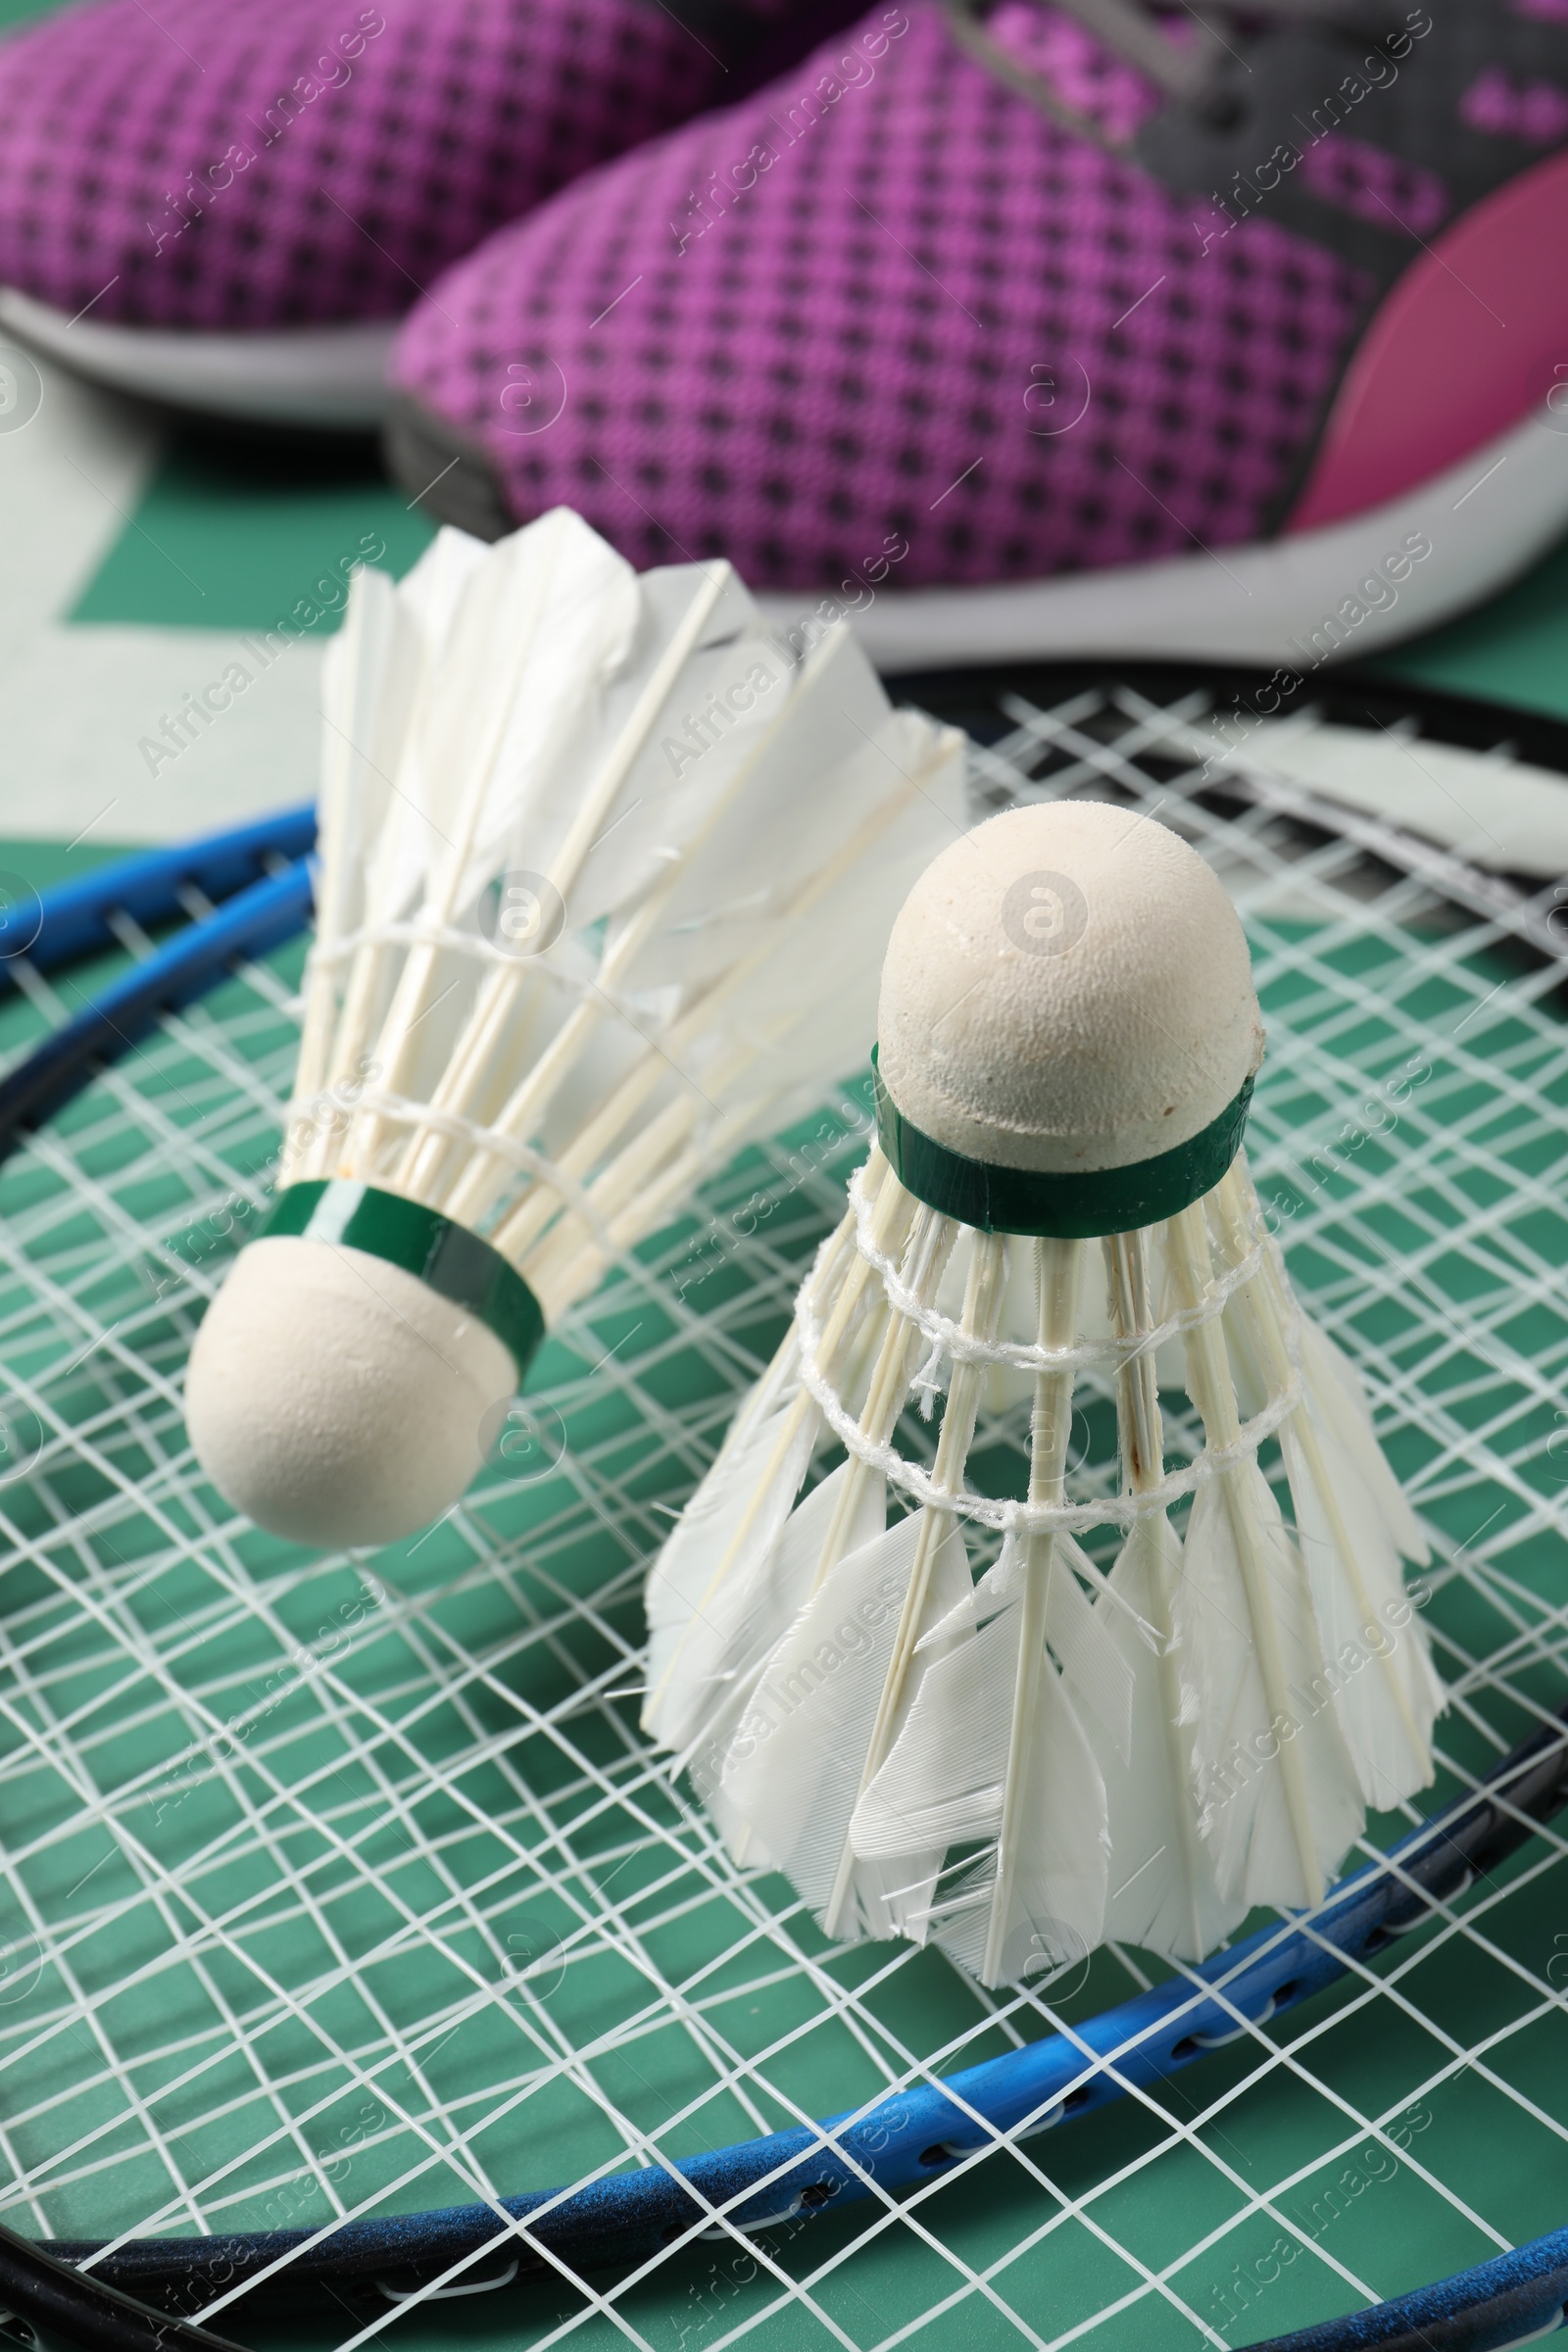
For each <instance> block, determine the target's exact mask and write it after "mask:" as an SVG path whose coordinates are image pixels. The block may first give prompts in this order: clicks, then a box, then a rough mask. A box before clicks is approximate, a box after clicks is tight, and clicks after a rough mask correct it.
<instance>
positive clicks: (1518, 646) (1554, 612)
mask: <svg viewBox="0 0 1568 2352" xmlns="http://www.w3.org/2000/svg"><path fill="white" fill-rule="evenodd" d="M1365 674H1366V675H1367V676H1368V677H1374V678H1392V679H1397V680H1402V681H1405V682H1407V683H1408V684H1411V685H1416V686H1434V687H1438V688H1440V689H1441V690H1442V691H1443V692H1444V693H1446V694H1473V695H1476V696H1478V697H1479V698H1480V699H1481V700H1482V701H1484V702H1489V703H1513V704H1516V705H1517V706H1518V707H1519V708H1520V709H1522V710H1526V711H1545V712H1546V713H1547V715H1548V716H1549V717H1552V718H1568V541H1565V542H1564V544H1563V545H1562V546H1561V547H1558V548H1554V549H1553V551H1552V553H1551V554H1550V555H1549V556H1547V557H1546V558H1545V560H1544V562H1543V563H1541V564H1537V565H1536V567H1535V569H1534V571H1527V572H1526V574H1525V576H1524V578H1523V579H1522V580H1517V581H1515V583H1514V585H1513V586H1512V587H1511V588H1505V589H1504V590H1503V592H1502V594H1501V595H1500V596H1495V597H1494V598H1493V599H1492V601H1491V603H1490V604H1486V605H1483V606H1482V607H1481V608H1480V610H1479V611H1478V612H1475V613H1463V614H1462V615H1461V616H1460V618H1459V619H1458V620H1450V621H1449V622H1448V624H1447V626H1446V628H1441V629H1433V630H1431V631H1430V632H1429V634H1428V635H1427V636H1425V637H1416V638H1412V640H1411V642H1410V643H1409V644H1408V645H1401V646H1400V647H1398V649H1397V651H1396V652H1394V653H1391V654H1385V655H1384V656H1383V657H1382V658H1381V660H1379V661H1377V662H1368V663H1367V664H1366V672H1365Z"/></svg>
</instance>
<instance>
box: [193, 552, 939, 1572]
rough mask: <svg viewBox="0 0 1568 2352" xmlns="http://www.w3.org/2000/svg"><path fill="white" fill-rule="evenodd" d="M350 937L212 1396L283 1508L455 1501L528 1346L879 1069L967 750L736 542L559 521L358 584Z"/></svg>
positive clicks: (353, 1517)
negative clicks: (634, 533)
mask: <svg viewBox="0 0 1568 2352" xmlns="http://www.w3.org/2000/svg"><path fill="white" fill-rule="evenodd" d="M323 711H324V721H325V724H324V732H323V772H322V784H321V794H320V809H319V819H320V871H319V886H318V892H317V939H316V945H315V949H314V951H313V956H312V959H311V963H310V966H309V969H308V975H307V982H306V992H305V1018H304V1026H303V1033H302V1038H301V1045H300V1055H299V1065H298V1072H297V1078H296V1084H295V1091H294V1096H293V1100H292V1102H291V1103H290V1106H289V1111H288V1117H287V1127H286V1135H285V1141H284V1147H283V1152H282V1158H281V1172H280V1181H279V1190H278V1193H277V1197H276V1200H275V1201H274V1204H273V1206H272V1208H271V1210H270V1220H269V1223H268V1224H267V1226H266V1227H265V1228H264V1229H263V1232H262V1234H261V1235H260V1236H259V1238H258V1239H257V1240H255V1241H254V1242H253V1243H251V1244H250V1245H249V1246H248V1247H247V1248H246V1249H245V1250H242V1251H241V1253H240V1255H239V1256H238V1258H237V1259H236V1260H235V1263H234V1265H233V1267H232V1268H231V1270H230V1272H229V1275H228V1278H227V1280H226V1281H225V1283H224V1285H223V1287H222V1288H221V1291H220V1293H219V1295H218V1297H217V1299H215V1301H214V1303H213V1306H212V1307H211V1309H210V1310H209V1313H208V1315H207V1317H206V1319H205V1321H204V1323H203V1325H202V1327H201V1330H200V1332H199V1334H198V1336H197V1341H196V1345H195V1348H194V1349H193V1352H192V1356H191V1363H190V1373H189V1379H188V1384H187V1415H188V1421H189V1426H190V1432H191V1437H192V1440H193V1443H194V1445H195V1447H196V1451H197V1454H198V1456H199V1458H200V1460H201V1462H202V1463H203V1465H204V1467H205V1468H206V1470H207V1471H208V1473H209V1475H210V1476H211V1477H212V1479H213V1481H214V1483H215V1484H216V1485H217V1486H218V1487H219V1489H220V1490H221V1492H222V1493H223V1494H224V1495H227V1496H228V1498H229V1499H230V1501H232V1502H233V1503H235V1504H236V1505H237V1506H238V1507H239V1508H241V1509H242V1510H244V1511H245V1512H247V1513H248V1514H249V1516H250V1517H251V1518H253V1519H254V1520H256V1521H257V1522H258V1523H259V1524H261V1525H262V1526H264V1527H268V1528H270V1529H272V1530H274V1531H275V1532H277V1533H279V1534H282V1535H287V1536H291V1537H294V1538H296V1539H297V1540H300V1541H303V1542H310V1543H319V1544H376V1543H384V1542H388V1541H391V1540H392V1539H394V1538H396V1537H398V1536H401V1535H405V1534H408V1533H410V1532H412V1531H413V1530H414V1529H415V1528H417V1527H419V1526H422V1525H423V1524H425V1523H426V1522H427V1521H429V1520H430V1519H432V1518H434V1517H435V1516H437V1515H438V1514H439V1513H440V1512H441V1511H443V1510H444V1509H446V1508H447V1506H448V1505H449V1504H450V1503H452V1502H453V1501H454V1500H456V1498H457V1497H458V1495H460V1494H461V1493H462V1492H463V1490H464V1488H465V1487H466V1485H467V1483H468V1481H469V1479H470V1478H471V1477H472V1475H473V1474H474V1472H475V1470H476V1469H477V1468H478V1467H479V1464H480V1461H481V1458H482V1454H483V1450H484V1446H485V1433H486V1428H487V1425H490V1424H493V1423H494V1422H495V1420H496V1419H497V1417H498V1416H499V1415H500V1414H502V1413H504V1412H505V1410H506V1400H507V1399H510V1398H511V1397H512V1396H513V1394H514V1392H515V1389H516V1388H517V1386H518V1384H519V1380H520V1377H521V1374H522V1372H523V1371H524V1370H525V1368H526V1364H527V1360H528V1357H529V1355H530V1354H531V1352H532V1350H533V1348H535V1346H536V1345H537V1344H538V1341H539V1339H540V1337H541V1335H542V1334H543V1332H544V1331H545V1330H547V1329H548V1328H549V1327H550V1326H551V1325H552V1324H553V1323H554V1322H555V1321H556V1320H557V1318H558V1317H559V1316H560V1315H561V1314H562V1313H563V1311H564V1309H565V1307H566V1306H567V1305H569V1304H570V1303H571V1302H572V1301H573V1300H575V1299H579V1298H581V1297H582V1296H583V1295H584V1294H585V1293H586V1292H587V1291H588V1290H589V1289H590V1288H591V1287H592V1286H593V1285H594V1284H595V1283H596V1282H597V1280H598V1278H599V1276H600V1274H601V1273H602V1271H603V1270H604V1268H605V1267H606V1265H607V1263H609V1262H610V1261H611V1260H612V1259H613V1258H614V1257H615V1256H616V1255H617V1254H618V1253H619V1252H621V1251H623V1250H627V1249H628V1248H629V1247H631V1246H632V1245H633V1244H634V1243H635V1242H637V1241H638V1240H639V1239H640V1238H641V1237H642V1236H643V1235H644V1234H646V1233H648V1232H650V1231H651V1230H653V1229H654V1228H655V1226H656V1225H657V1224H658V1223H659V1222H660V1221H661V1219H662V1218H664V1217H666V1216H667V1215H668V1214H670V1213H672V1212H673V1211H674V1209H675V1208H676V1207H677V1206H678V1205H679V1203H680V1201H681V1199H682V1197H683V1196H684V1195H685V1194H686V1193H687V1191H688V1190H689V1189H690V1187H691V1186H692V1185H693V1184H694V1183H695V1182H697V1181H698V1180H699V1179H700V1178H701V1177H702V1176H703V1175H704V1174H705V1173H707V1172H709V1171H711V1170H712V1169H713V1168H715V1167H717V1166H721V1165H722V1164H723V1163H724V1162H725V1161H726V1160H727V1159H728V1158H729V1157H730V1156H731V1155H732V1154H733V1153H734V1152H735V1151H736V1150H737V1149H738V1148H739V1147H740V1146H741V1145H742V1144H744V1143H746V1142H747V1141H749V1140H751V1139H752V1138H754V1137H758V1136H760V1135H763V1134H766V1133H768V1132H770V1131H773V1130H775V1129H777V1128H779V1127H781V1126H783V1125H785V1124H787V1123H788V1121H789V1120H790V1119H791V1118H792V1117H795V1116H799V1115H803V1114H804V1113H805V1111H807V1110H808V1109H810V1108H813V1107H815V1105H816V1104H817V1103H819V1102H820V1100H821V1098H822V1095H823V1093H824V1091H825V1090H826V1088H827V1087H828V1086H829V1085H830V1084H831V1083H832V1082H833V1081H834V1080H835V1079H837V1078H839V1077H841V1076H843V1075H845V1074H847V1073H848V1072H849V1071H851V1070H853V1069H854V1068H855V1067H857V1066H858V1062H859V1060H860V1057H861V1054H862V1053H863V1046H862V1043H861V1040H862V1038H863V1034H864V1029H865V1025H866V1023H867V1022H868V1020H869V1019H870V1017H871V1013H872V1009H873V1006H874V1004H875V992H876V971H877V965H878V962H879V960H880V955H881V949H882V947H883V945H884V944H885V942H886V937H887V932H888V929H889V927H890V925H891V923H892V920H893V917H894V914H895V913H896V911H897V909H898V906H899V902H900V900H901V898H902V897H903V895H904V893H905V892H906V891H907V888H908V886H909V884H910V883H911V882H912V881H913V879H914V878H915V876H916V875H917V874H918V873H919V871H920V869H921V867H922V866H923V865H925V864H926V863H927V862H928V860H929V859H930V858H931V857H932V855H933V854H934V853H935V851H936V850H937V849H938V848H939V847H941V846H942V844H943V843H944V842H945V841H948V840H951V839H953V838H954V836H955V835H956V833H957V832H958V831H959V830H960V829H961V825H962V822H963V802H962V775H961V759H960V748H961V739H960V738H959V737H958V736H956V734H955V733H953V732H952V731H951V730H944V729H941V728H938V727H935V726H933V725H932V724H931V723H930V722H929V721H928V720H926V719H923V718H921V717H920V716H919V715H918V714H917V713H914V712H912V711H894V710H893V709H892V708H891V707H890V705H889V703H888V701H887V698H886V696H885V695H884V694H883V692H882V689H881V687H880V686H879V685H878V683H877V680H876V678H875V676H874V675H873V673H872V671H871V670H870V668H869V666H868V665H867V663H866V662H865V660H864V658H863V656H862V655H860V654H859V653H858V651H857V649H856V647H855V645H854V644H853V642H852V641H851V639H850V638H849V636H848V634H847V632H846V631H845V630H844V629H842V628H840V629H838V630H836V631H830V632H828V633H827V634H825V635H823V636H822V637H821V638H820V640H819V642H817V643H816V644H814V645H813V646H811V647H810V648H809V650H808V651H806V652H805V653H804V654H797V655H795V656H792V655H791V654H790V653H788V652H785V651H781V649H780V647H779V645H778V644H777V643H776V642H773V641H771V640H767V639H764V637H763V636H762V633H761V629H760V622H759V620H758V616H757V613H756V611H755V608H754V607H753V605H752V603H751V600H750V598H749V597H748V596H747V594H746V592H745V590H744V588H743V587H742V586H741V584H740V582H739V581H738V580H737V578H736V576H735V574H734V572H733V571H732V570H731V569H730V567H729V565H728V564H721V563H714V564H690V565H684V566H679V567H674V568H670V569H667V570H662V571H652V572H648V573H645V574H642V575H639V574H637V573H636V572H634V571H633V570H632V569H631V567H630V566H629V565H628V564H626V563H624V562H623V561H622V560H621V558H620V557H619V556H617V555H616V554H615V553H614V551H613V549H611V548H610V547H608V546H606V545H605V543H604V542H603V541H602V540H600V539H599V538H598V537H596V535H595V534H594V533H593V532H592V531H591V530H589V528H588V527H587V525H586V524H585V523H583V522H582V521H581V520H580V519H579V518H578V517H577V516H575V515H571V514H570V513H568V512H566V511H564V510H560V511H557V512H556V513H553V514H550V515H545V516H543V517H542V518H541V519H540V520H539V521H538V522H535V523H532V524H530V525H529V526H528V527H527V528H526V529H524V530H521V531H519V532H517V533H516V534H515V536H513V537H512V538H510V539H507V540H504V541H502V542H501V543H500V544H499V545H497V546H495V547H485V546H483V545H481V544H480V543H479V542H478V541H476V540H473V539H469V538H466V536H464V535H463V534H462V533H460V532H456V531H451V530H447V531H443V532H442V533H441V534H440V536H439V537H438V538H437V539H436V541H435V543H434V544H433V546H432V547H431V548H430V550H429V551H428V553H427V554H426V555H425V556H424V557H423V558H422V559H421V561H420V562H419V563H418V564H417V565H416V566H415V568H414V570H413V571H412V572H410V574H409V575H408V577H407V578H406V579H405V580H404V581H403V582H402V584H401V585H400V586H397V587H394V585H393V583H392V582H391V580H390V579H389V578H387V577H386V576H385V575H384V574H382V573H378V572H373V571H365V572H361V573H359V574H358V575H357V577H356V580H355V583H354V589H353V595H352V598H351V600H350V607H349V611H348V613H347V616H346V620H345V625H344V628H343V631H342V634H341V636H340V637H339V638H338V639H337V640H336V642H335V643H334V645H333V647H332V649H331V651H330V654H329V656H328V662H327V670H326V679H325V687H324V703H323Z"/></svg>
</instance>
